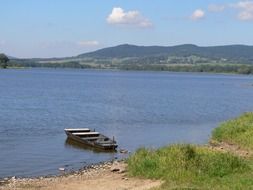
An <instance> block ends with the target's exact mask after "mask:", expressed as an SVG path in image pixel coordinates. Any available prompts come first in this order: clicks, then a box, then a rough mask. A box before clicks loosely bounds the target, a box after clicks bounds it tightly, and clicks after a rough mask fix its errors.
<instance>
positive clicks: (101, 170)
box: [0, 161, 162, 190]
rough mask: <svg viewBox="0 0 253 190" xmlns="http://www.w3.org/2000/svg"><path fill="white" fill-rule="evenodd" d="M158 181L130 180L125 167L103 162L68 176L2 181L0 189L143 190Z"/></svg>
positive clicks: (159, 183) (152, 186)
mask: <svg viewBox="0 0 253 190" xmlns="http://www.w3.org/2000/svg"><path fill="white" fill-rule="evenodd" d="M161 183H162V182H161V181H153V180H146V179H138V178H131V177H128V176H127V173H126V164H125V163H124V162H123V161H121V162H114V163H111V162H107V163H103V164H99V165H94V166H93V167H91V168H88V169H84V170H82V171H78V172H75V173H72V174H63V175H61V176H56V177H46V178H44V177H40V178H36V179H30V178H24V179H16V178H15V177H13V178H11V179H8V180H7V179H6V180H2V181H1V182H0V190H27V189H29V190H51V189H53V190H91V189H94V190H126V189H131V190H146V189H151V188H154V187H158V186H160V185H161Z"/></svg>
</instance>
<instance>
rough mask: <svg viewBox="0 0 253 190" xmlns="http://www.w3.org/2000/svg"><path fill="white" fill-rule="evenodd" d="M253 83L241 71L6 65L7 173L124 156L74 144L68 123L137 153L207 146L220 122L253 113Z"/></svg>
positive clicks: (1, 133) (0, 122) (0, 173)
mask: <svg viewBox="0 0 253 190" xmlns="http://www.w3.org/2000/svg"><path fill="white" fill-rule="evenodd" d="M252 84H253V77H252V76H240V75H235V76H233V75H213V74H185V73H184V74H183V73H179V74H176V73H166V72H164V73H162V72H120V71H87V70H71V69H70V70H61V69H59V70H54V69H51V70H49V69H30V70H0V151H1V152H0V160H1V162H0V178H1V177H6V176H13V175H15V176H34V175H35V176H36V175H47V174H57V173H58V168H59V167H66V168H68V169H72V168H74V169H76V168H79V167H81V166H82V165H85V164H90V163H95V162H100V161H105V160H110V159H113V158H114V157H115V156H119V155H116V154H112V153H98V152H95V151H93V150H86V149H82V148H80V147H78V146H75V145H73V144H69V143H68V142H66V135H65V134H64V131H63V129H64V128H71V127H73V128H75V127H90V128H92V129H93V128H94V129H96V130H97V131H101V132H103V133H105V134H107V135H108V136H110V137H112V136H115V137H116V140H117V141H118V143H119V146H120V148H125V149H128V150H131V151H134V150H135V149H136V148H138V147H142V146H147V147H159V146H163V145H167V144H170V143H181V142H190V143H199V144H201V143H206V142H207V141H208V138H209V137H210V134H211V131H212V129H213V128H214V127H216V126H217V124H218V123H219V122H221V121H224V120H226V119H229V118H231V117H234V116H237V115H238V114H241V113H243V112H246V111H253V101H252V100H253V85H252Z"/></svg>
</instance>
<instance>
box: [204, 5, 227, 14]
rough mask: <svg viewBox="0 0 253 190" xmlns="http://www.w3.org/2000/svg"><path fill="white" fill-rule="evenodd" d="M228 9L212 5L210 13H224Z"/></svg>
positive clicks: (209, 8)
mask: <svg viewBox="0 0 253 190" xmlns="http://www.w3.org/2000/svg"><path fill="white" fill-rule="evenodd" d="M225 8H226V6H225V5H217V4H211V5H209V6H208V10H209V11H210V12H222V11H224V10H225Z"/></svg>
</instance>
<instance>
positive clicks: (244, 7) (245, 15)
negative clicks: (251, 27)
mask: <svg viewBox="0 0 253 190" xmlns="http://www.w3.org/2000/svg"><path fill="white" fill-rule="evenodd" d="M231 7H233V8H236V9H239V10H240V12H239V14H238V19H239V20H243V21H253V1H249V0H247V1H239V2H238V3H236V4H232V5H231Z"/></svg>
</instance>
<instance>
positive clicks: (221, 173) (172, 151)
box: [128, 113, 253, 190]
mask: <svg viewBox="0 0 253 190" xmlns="http://www.w3.org/2000/svg"><path fill="white" fill-rule="evenodd" d="M212 138H213V139H215V140H217V141H226V142H230V143H235V144H238V145H240V146H242V147H245V148H248V149H251V150H253V113H245V114H244V115H242V116H241V117H239V118H236V119H233V120H231V121H227V122H225V123H222V124H221V125H220V126H219V127H218V128H217V129H215V130H214V132H213V137H212ZM128 171H129V175H130V176H138V177H144V178H149V179H161V180H163V181H164V184H163V185H162V186H161V187H160V188H159V190H160V189H222V190H223V189H253V159H252V158H247V159H246V158H242V157H239V156H237V155H235V154H234V153H228V152H220V151H217V150H213V149H211V148H210V147H208V146H197V145H184V144H183V145H171V146H167V147H163V148H160V149H158V150H153V149H146V148H141V149H139V150H138V151H137V152H136V153H135V154H133V155H132V156H130V158H129V159H128Z"/></svg>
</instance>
